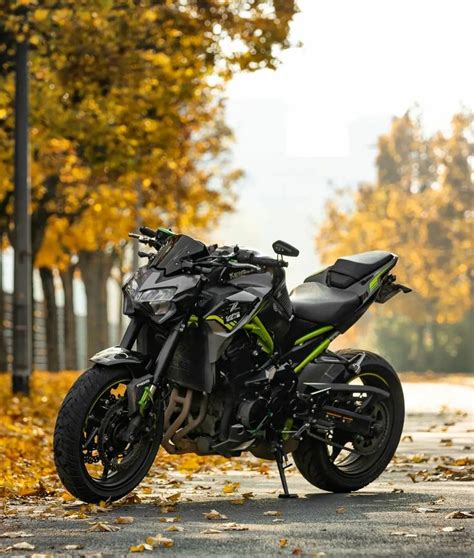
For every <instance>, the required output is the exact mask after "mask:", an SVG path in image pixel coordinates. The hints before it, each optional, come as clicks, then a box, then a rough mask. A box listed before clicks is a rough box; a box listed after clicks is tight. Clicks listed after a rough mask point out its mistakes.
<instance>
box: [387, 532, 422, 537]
mask: <svg viewBox="0 0 474 558" xmlns="http://www.w3.org/2000/svg"><path fill="white" fill-rule="evenodd" d="M390 535H391V536H395V537H412V538H413V537H417V536H418V535H417V534H416V533H407V532H406V531H392V532H391V533H390Z"/></svg>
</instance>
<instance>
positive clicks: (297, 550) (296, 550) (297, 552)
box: [291, 546, 303, 556]
mask: <svg viewBox="0 0 474 558" xmlns="http://www.w3.org/2000/svg"><path fill="white" fill-rule="evenodd" d="M291 554H292V555H293V556H301V555H302V554H303V550H302V549H301V548H300V547H299V546H296V547H295V548H294V549H293V550H292V551H291Z"/></svg>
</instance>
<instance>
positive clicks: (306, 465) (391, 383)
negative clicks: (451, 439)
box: [293, 350, 405, 492]
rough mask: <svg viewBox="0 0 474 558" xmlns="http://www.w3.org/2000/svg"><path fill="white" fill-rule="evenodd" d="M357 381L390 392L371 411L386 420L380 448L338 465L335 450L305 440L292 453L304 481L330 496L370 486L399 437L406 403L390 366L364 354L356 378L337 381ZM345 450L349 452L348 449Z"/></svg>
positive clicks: (379, 473)
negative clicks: (380, 404) (329, 493)
mask: <svg viewBox="0 0 474 558" xmlns="http://www.w3.org/2000/svg"><path fill="white" fill-rule="evenodd" d="M357 353H360V351H352V350H347V351H342V354H343V356H344V357H346V358H351V357H353V356H354V355H355V354H357ZM346 374H347V373H346ZM357 377H358V378H360V381H362V383H364V384H365V385H371V386H375V387H379V388H381V389H384V390H387V391H389V392H390V398H389V399H388V400H386V402H384V404H383V407H382V406H379V407H378V408H376V409H374V412H376V413H378V414H379V415H380V416H381V417H382V418H384V417H385V419H386V420H387V427H386V432H384V438H383V439H382V440H381V441H380V443H379V446H380V447H375V450H374V451H373V452H372V453H370V452H371V448H370V446H368V447H367V446H366V448H365V453H366V455H361V456H359V457H358V458H356V459H354V454H348V455H349V459H348V460H347V459H346V463H344V459H343V460H340V454H339V456H338V458H337V459H339V462H338V460H337V459H333V458H332V456H333V455H334V453H333V452H334V449H333V448H332V447H331V446H329V445H327V444H325V443H324V442H321V441H318V440H315V439H314V438H311V437H309V436H305V437H304V438H303V440H302V441H301V443H300V445H299V446H298V448H297V449H296V451H295V452H294V453H293V458H294V460H295V464H296V466H297V468H298V470H299V471H300V473H301V474H302V475H303V476H304V478H305V479H306V480H307V481H308V482H310V483H311V484H312V485H314V486H316V487H318V488H321V489H322V490H327V491H329V492H352V491H354V490H359V489H361V488H363V487H364V486H367V485H368V484H370V483H371V482H373V481H374V480H375V479H376V478H378V477H379V476H380V475H381V474H382V473H383V471H384V470H385V469H386V467H387V465H388V464H389V462H390V460H391V459H392V457H393V455H394V453H395V451H396V449H397V447H398V443H399V441H400V437H401V434H402V429H403V423H404V419H405V403H404V398H403V390H402V386H401V384H400V380H399V378H398V376H397V374H396V372H395V370H394V369H393V368H392V366H390V364H389V363H388V362H387V361H386V360H385V359H383V358H382V357H380V356H378V355H376V354H374V353H369V352H366V357H365V359H364V361H363V363H362V367H361V371H360V373H359V374H358V376H352V377H350V376H348V375H346V377H344V378H338V379H337V380H336V381H337V382H350V381H351V380H354V379H355V378H357ZM350 444H352V449H355V447H354V445H353V442H352V441H351V442H350ZM356 444H357V442H356ZM359 446H360V447H359ZM359 446H357V445H356V447H357V449H360V450H361V451H362V452H363V451H364V446H363V444H362V443H360V442H359ZM348 447H349V448H351V445H349V446H348ZM346 453H348V452H346ZM351 460H352V461H351ZM358 460H359V461H358Z"/></svg>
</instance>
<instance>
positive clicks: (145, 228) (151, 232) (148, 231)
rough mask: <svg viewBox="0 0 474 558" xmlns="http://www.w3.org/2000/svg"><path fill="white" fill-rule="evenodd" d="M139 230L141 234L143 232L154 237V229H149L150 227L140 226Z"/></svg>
mask: <svg viewBox="0 0 474 558" xmlns="http://www.w3.org/2000/svg"><path fill="white" fill-rule="evenodd" d="M139 230H140V232H141V233H142V234H144V235H145V236H149V237H150V238H155V236H156V231H154V230H153V229H150V227H140V229H139Z"/></svg>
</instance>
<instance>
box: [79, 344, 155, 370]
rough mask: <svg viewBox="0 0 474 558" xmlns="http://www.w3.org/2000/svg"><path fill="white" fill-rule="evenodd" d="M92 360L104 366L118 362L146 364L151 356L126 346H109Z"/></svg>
mask: <svg viewBox="0 0 474 558" xmlns="http://www.w3.org/2000/svg"><path fill="white" fill-rule="evenodd" d="M90 360H92V362H95V363H96V364H100V365H102V366H116V365H117V364H139V365H141V366H146V364H147V363H148V361H149V360H150V357H149V356H148V355H145V354H143V353H139V352H138V351H131V350H130V349H125V348H124V347H119V346H116V347H109V348H108V349H104V350H103V351H100V352H98V353H97V354H95V355H94V356H92V357H91V358H90Z"/></svg>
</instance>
